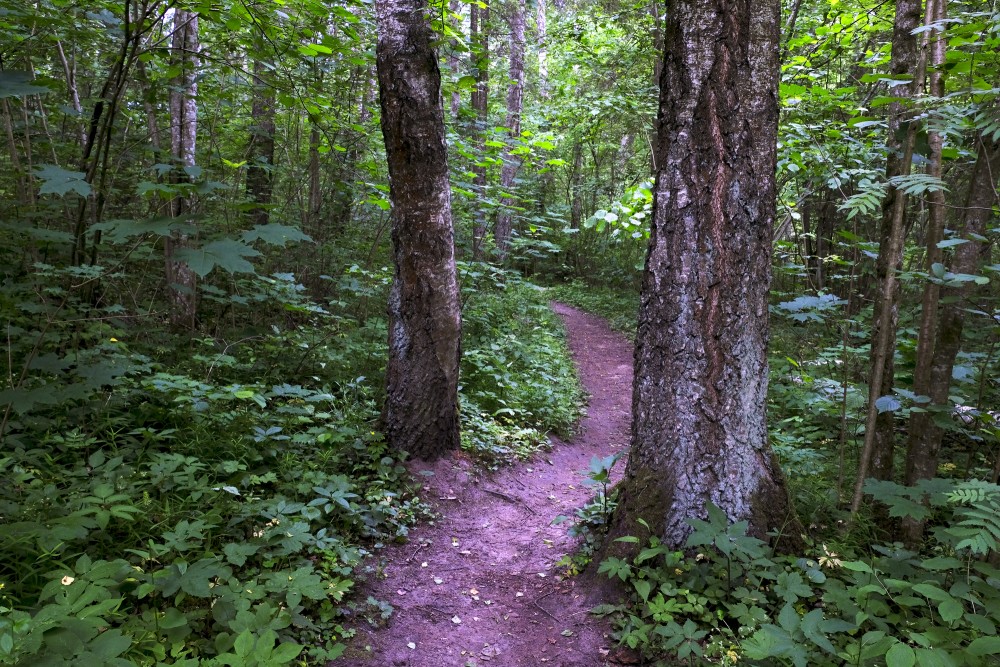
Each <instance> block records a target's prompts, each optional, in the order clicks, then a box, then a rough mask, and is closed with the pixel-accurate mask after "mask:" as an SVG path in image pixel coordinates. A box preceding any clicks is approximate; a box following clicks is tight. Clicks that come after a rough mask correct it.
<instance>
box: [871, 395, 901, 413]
mask: <svg viewBox="0 0 1000 667" xmlns="http://www.w3.org/2000/svg"><path fill="white" fill-rule="evenodd" d="M875 407H876V409H878V412H879V414H882V413H883V412H896V411H897V410H899V409H900V408H901V407H903V404H902V403H900V402H899V399H898V398H896V397H895V396H880V397H878V398H877V399H875Z"/></svg>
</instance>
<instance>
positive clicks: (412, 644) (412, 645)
mask: <svg viewBox="0 0 1000 667" xmlns="http://www.w3.org/2000/svg"><path fill="white" fill-rule="evenodd" d="M406 648H408V649H411V650H412V649H415V648H417V645H416V644H414V643H413V642H410V643H409V644H407V645H406Z"/></svg>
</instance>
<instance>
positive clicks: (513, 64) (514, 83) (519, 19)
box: [493, 0, 525, 259]
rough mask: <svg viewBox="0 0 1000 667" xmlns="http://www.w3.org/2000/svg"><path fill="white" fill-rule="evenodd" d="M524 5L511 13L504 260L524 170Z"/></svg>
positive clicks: (496, 230)
mask: <svg viewBox="0 0 1000 667" xmlns="http://www.w3.org/2000/svg"><path fill="white" fill-rule="evenodd" d="M524 1H525V0H514V1H513V3H512V7H511V9H510V17H509V24H510V68H509V73H510V87H509V88H508V89H507V129H508V130H509V131H508V137H509V138H508V141H507V147H506V149H505V150H504V154H503V166H502V167H501V168H500V188H501V189H502V191H503V196H502V197H501V202H500V203H501V207H500V210H499V212H498V213H497V221H496V224H495V225H494V227H493V240H494V241H495V242H496V246H497V254H498V255H499V257H500V259H504V258H505V257H506V256H507V252H508V250H510V239H511V235H512V234H513V223H514V211H513V209H512V207H513V206H514V203H515V201H516V198H515V197H513V196H512V194H511V193H512V191H513V190H514V179H515V177H516V176H517V171H518V169H520V167H521V160H520V158H519V157H518V156H517V155H516V154H514V148H515V147H516V144H517V142H518V140H519V139H520V137H521V109H522V107H523V105H524V41H525V37H524V31H525V19H524Z"/></svg>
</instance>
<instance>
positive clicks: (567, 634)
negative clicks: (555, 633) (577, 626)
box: [559, 630, 573, 637]
mask: <svg viewBox="0 0 1000 667" xmlns="http://www.w3.org/2000/svg"><path fill="white" fill-rule="evenodd" d="M559 634H561V635H562V636H563V637H572V636H573V631H572V630H563V631H562V632H560V633H559Z"/></svg>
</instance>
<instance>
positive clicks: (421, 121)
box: [376, 0, 462, 459]
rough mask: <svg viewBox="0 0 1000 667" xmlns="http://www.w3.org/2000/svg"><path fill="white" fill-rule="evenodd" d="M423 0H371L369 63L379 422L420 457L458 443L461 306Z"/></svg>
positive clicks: (436, 78)
mask: <svg viewBox="0 0 1000 667" xmlns="http://www.w3.org/2000/svg"><path fill="white" fill-rule="evenodd" d="M426 10H427V4H426V2H425V1H424V0H378V2H377V3H376V13H377V19H378V33H379V34H378V45H377V47H376V65H377V71H378V81H379V93H380V102H381V108H382V135H383V138H384V140H385V150H386V156H387V158H388V162H389V195H390V198H391V200H392V245H393V260H394V263H395V275H394V278H393V283H392V288H391V291H390V296H389V362H388V366H387V369H386V385H387V387H386V401H385V410H384V415H383V418H384V425H385V431H386V436H387V438H388V439H389V443H390V444H391V445H392V446H394V447H396V448H398V449H402V450H406V451H408V452H410V453H411V454H413V455H415V456H418V457H420V458H428V459H431V458H436V457H438V456H440V455H441V454H443V453H445V452H448V451H450V450H454V449H457V448H458V446H459V421H458V359H459V345H460V335H461V323H462V318H461V313H460V305H459V295H458V280H457V277H456V270H455V248H454V233H453V230H452V220H451V195H450V189H449V184H448V177H449V174H448V152H447V146H446V144H445V129H444V110H443V109H442V106H441V73H440V71H439V69H438V60H437V54H436V53H435V52H434V49H433V48H432V46H431V39H432V33H431V28H430V24H429V22H428V20H427V15H426Z"/></svg>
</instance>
